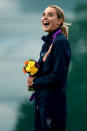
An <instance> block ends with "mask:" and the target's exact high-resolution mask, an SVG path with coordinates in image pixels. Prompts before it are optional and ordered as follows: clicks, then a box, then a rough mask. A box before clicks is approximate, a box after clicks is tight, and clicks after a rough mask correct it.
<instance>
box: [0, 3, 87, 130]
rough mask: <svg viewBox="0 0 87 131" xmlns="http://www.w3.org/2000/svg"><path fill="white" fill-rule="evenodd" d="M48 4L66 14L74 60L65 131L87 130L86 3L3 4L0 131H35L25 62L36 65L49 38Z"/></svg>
mask: <svg viewBox="0 0 87 131" xmlns="http://www.w3.org/2000/svg"><path fill="white" fill-rule="evenodd" d="M50 4H57V5H59V6H60V7H61V8H63V10H64V11H65V16H66V21H67V22H70V23H72V26H71V27H70V28H69V39H70V42H71V50H72V60H71V63H70V70H69V75H68V88H67V98H68V118H67V127H66V131H83V130H85V131H86V130H87V45H86V44H87V14H86V13H87V2H86V0H83V1H81V0H66V1H62V0H59V1H57V0H54V1H53V0H43V1H41V0H37V1H34V0H0V131H34V126H33V119H34V109H33V103H30V102H29V101H28V99H29V96H30V95H31V94H32V93H31V92H28V91H27V86H26V79H27V74H26V75H24V74H23V73H22V68H23V66H24V64H23V63H24V61H25V60H27V59H30V58H33V59H35V60H38V58H39V52H40V49H41V46H42V44H43V42H42V41H41V37H42V35H43V34H45V33H44V32H43V30H42V28H41V16H42V12H43V11H44V9H45V8H46V7H47V6H48V5H50Z"/></svg>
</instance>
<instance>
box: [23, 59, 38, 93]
mask: <svg viewBox="0 0 87 131" xmlns="http://www.w3.org/2000/svg"><path fill="white" fill-rule="evenodd" d="M24 64H25V66H24V67H23V72H24V73H28V74H29V76H31V77H34V76H36V75H37V73H38V70H39V67H40V66H39V64H38V62H36V61H35V60H32V59H31V60H27V61H25V62H24ZM28 91H33V88H32V87H29V88H28Z"/></svg>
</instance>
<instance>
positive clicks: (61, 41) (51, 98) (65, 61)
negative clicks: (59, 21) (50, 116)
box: [33, 29, 71, 119]
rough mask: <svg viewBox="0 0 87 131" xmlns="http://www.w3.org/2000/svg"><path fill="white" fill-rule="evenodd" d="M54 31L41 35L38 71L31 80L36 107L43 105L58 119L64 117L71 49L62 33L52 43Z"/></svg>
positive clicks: (42, 106)
mask: <svg viewBox="0 0 87 131" xmlns="http://www.w3.org/2000/svg"><path fill="white" fill-rule="evenodd" d="M57 30H58V29H57ZM55 32H56V30H55V31H53V32H52V33H50V34H48V35H47V36H43V37H42V40H43V41H44V44H43V45H42V49H41V52H40V59H39V61H38V63H39V65H40V73H39V75H38V77H37V78H35V79H34V81H33V82H34V84H33V88H34V89H35V90H36V96H35V105H37V106H38V108H44V107H45V108H46V109H48V110H49V111H50V113H54V114H55V116H58V118H59V119H60V118H66V109H67V104H66V87H67V75H68V68H69V63H70V58H71V51H70V44H69V41H68V40H67V39H66V38H65V36H64V35H63V34H62V33H61V34H59V35H58V36H57V37H56V38H55V40H54V42H53V43H52V35H53V34H54V33H55ZM50 44H53V45H52V49H51V52H50V53H49V55H48V57H47V59H46V61H45V62H42V59H43V56H44V55H45V54H46V52H47V51H48V49H49V47H50Z"/></svg>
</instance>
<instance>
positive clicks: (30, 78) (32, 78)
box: [27, 76, 35, 87]
mask: <svg viewBox="0 0 87 131" xmlns="http://www.w3.org/2000/svg"><path fill="white" fill-rule="evenodd" d="M34 79H35V77H30V76H29V77H28V78H27V86H28V87H31V86H33V80H34Z"/></svg>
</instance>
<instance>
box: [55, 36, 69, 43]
mask: <svg viewBox="0 0 87 131" xmlns="http://www.w3.org/2000/svg"><path fill="white" fill-rule="evenodd" d="M60 43H61V44H64V43H70V42H69V40H68V39H67V38H66V37H65V36H64V35H63V34H60V35H58V36H57V37H56V38H55V40H54V42H53V45H56V44H57V45H58V44H59V45H60Z"/></svg>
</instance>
